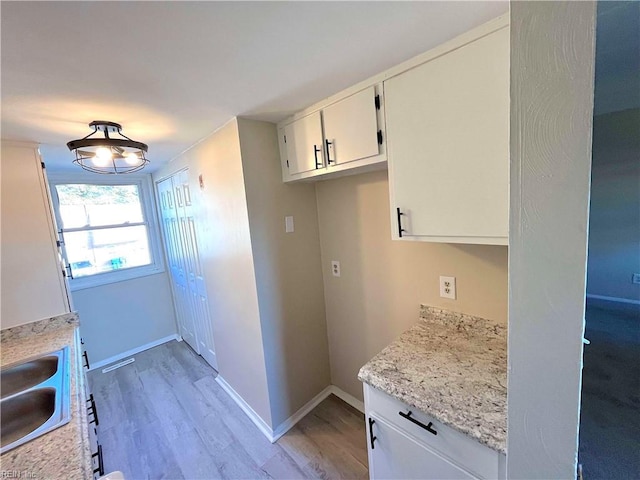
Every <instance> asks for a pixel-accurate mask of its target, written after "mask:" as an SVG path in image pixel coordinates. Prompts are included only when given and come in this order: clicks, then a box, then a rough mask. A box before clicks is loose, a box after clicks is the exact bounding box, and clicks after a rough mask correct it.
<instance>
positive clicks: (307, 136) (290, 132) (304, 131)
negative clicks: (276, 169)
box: [284, 112, 324, 175]
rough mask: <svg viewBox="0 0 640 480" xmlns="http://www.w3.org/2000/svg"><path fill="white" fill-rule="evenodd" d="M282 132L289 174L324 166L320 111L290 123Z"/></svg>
mask: <svg viewBox="0 0 640 480" xmlns="http://www.w3.org/2000/svg"><path fill="white" fill-rule="evenodd" d="M284 133H285V138H286V142H287V143H286V144H287V160H288V161H289V173H290V174H291V175H295V174H296V173H302V172H308V171H310V170H316V169H318V168H323V167H324V154H323V151H324V149H323V148H322V123H321V120H320V112H315V113H312V114H311V115H307V116H306V117H303V118H301V119H300V120H296V121H295V122H292V123H290V124H289V125H287V126H286V127H285V129H284Z"/></svg>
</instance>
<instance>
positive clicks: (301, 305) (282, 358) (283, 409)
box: [238, 119, 331, 426]
mask: <svg viewBox="0 0 640 480" xmlns="http://www.w3.org/2000/svg"><path fill="white" fill-rule="evenodd" d="M238 123H239V130H240V148H241V151H242V163H243V167H244V178H245V187H246V194H247V203H248V210H249V224H250V229H251V243H252V247H253V259H254V267H255V275H256V282H257V290H258V303H259V307H260V321H261V326H262V338H263V342H264V352H265V357H266V368H267V378H268V383H269V394H270V395H269V396H270V399H271V416H272V420H273V425H274V426H277V425H279V424H280V423H282V422H283V421H284V420H286V419H287V418H288V417H289V416H291V415H292V414H293V413H295V412H296V411H297V410H298V409H300V408H301V407H302V406H304V405H305V404H306V403H307V402H308V401H309V400H311V399H312V398H313V397H314V396H315V395H317V394H318V393H319V392H320V391H322V390H323V389H324V388H325V387H327V386H328V385H329V384H330V383H331V382H330V372H329V352H328V344H327V328H326V322H325V309H324V292H323V288H322V270H321V264H320V240H319V236H318V215H317V207H316V196H315V187H314V185H313V184H295V185H285V184H284V183H283V182H282V176H281V170H280V157H279V153H278V141H277V135H276V127H275V125H273V124H270V123H266V122H258V121H252V120H247V119H238ZM287 215H292V216H293V217H294V224H295V231H294V232H293V233H285V228H284V217H285V216H287Z"/></svg>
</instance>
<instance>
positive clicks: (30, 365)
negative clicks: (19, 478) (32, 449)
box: [0, 347, 71, 454]
mask: <svg viewBox="0 0 640 480" xmlns="http://www.w3.org/2000/svg"><path fill="white" fill-rule="evenodd" d="M0 389H1V392H2V394H1V399H0V454H2V453H4V452H7V451H9V450H11V449H12V448H15V447H18V446H20V445H22V444H24V443H26V442H28V441H30V440H33V439H34V438H37V437H39V436H40V435H44V434H45V433H47V432H50V431H51V430H54V429H56V428H58V427H61V426H62V425H64V424H66V423H68V422H69V419H70V418H71V416H70V411H69V409H70V403H71V392H70V367H69V347H64V348H62V349H60V350H58V351H55V352H52V353H47V354H44V355H40V356H37V357H32V358H28V359H26V360H23V361H21V362H19V363H14V364H11V365H7V366H5V367H2V369H1V370H0Z"/></svg>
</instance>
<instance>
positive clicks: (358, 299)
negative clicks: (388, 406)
mask: <svg viewBox="0 0 640 480" xmlns="http://www.w3.org/2000/svg"><path fill="white" fill-rule="evenodd" d="M316 192H317V199H318V216H319V222H320V241H321V247H322V270H323V275H324V290H325V303H326V311H327V328H328V334H329V352H330V359H331V380H332V383H333V384H334V385H337V386H338V387H340V388H342V389H343V390H344V391H346V392H348V393H350V394H351V395H353V396H354V397H356V398H359V399H362V385H361V384H360V382H359V381H358V380H357V378H356V376H357V373H358V370H359V369H360V367H361V366H362V365H363V364H365V363H366V362H367V361H368V360H369V359H371V358H372V357H373V356H374V355H376V354H377V353H378V352H379V351H380V350H382V348H384V347H385V346H386V345H388V344H389V343H390V342H391V341H393V339H394V338H395V337H397V336H398V335H400V334H401V333H402V332H403V331H404V330H406V329H407V328H409V327H410V326H411V325H412V324H413V323H415V322H416V321H417V318H418V311H419V305H420V303H426V304H429V305H434V306H439V307H442V308H448V309H452V310H456V311H460V312H463V313H468V314H472V315H478V316H481V317H485V318H490V319H493V320H495V321H498V322H500V323H505V324H506V322H507V247H497V246H473V245H452V244H438V243H422V242H408V241H407V242H404V241H392V240H391V232H390V225H389V218H390V214H389V193H388V180H387V172H374V173H368V174H362V175H355V176H351V177H344V178H340V179H337V180H330V181H325V182H319V183H317V185H316ZM331 260H338V261H340V264H341V270H342V272H341V277H339V278H337V277H333V276H332V274H331V271H330V264H331ZM440 275H450V276H455V277H456V281H457V293H458V299H457V300H448V299H444V298H440V297H439V286H438V284H439V278H438V277H439V276H440Z"/></svg>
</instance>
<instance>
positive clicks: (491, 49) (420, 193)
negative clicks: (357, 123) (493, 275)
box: [384, 28, 509, 244]
mask: <svg viewBox="0 0 640 480" xmlns="http://www.w3.org/2000/svg"><path fill="white" fill-rule="evenodd" d="M384 91H385V109H386V128H387V148H388V159H389V178H390V184H391V198H392V200H391V201H392V205H391V207H392V211H393V213H394V214H395V213H396V209H397V208H399V209H400V210H401V212H402V214H403V215H402V216H401V222H402V228H404V229H405V232H403V236H405V237H414V238H416V239H419V237H421V236H425V237H430V239H432V240H433V241H438V237H442V238H444V240H440V241H452V240H451V238H452V237H459V238H463V239H464V242H463V243H496V244H506V239H507V237H508V221H509V212H508V207H509V149H508V142H509V29H508V28H504V29H502V30H499V31H497V32H494V33H492V34H490V35H487V36H486V37H483V38H480V39H478V40H475V41H473V42H471V43H469V44H467V45H465V46H463V47H461V48H459V49H457V50H454V51H452V52H450V53H447V54H445V55H442V56H440V57H438V58H435V59H433V60H431V61H429V62H427V63H425V64H423V65H420V66H418V67H416V68H413V69H412V70H409V71H407V72H405V73H402V74H400V75H398V76H396V77H393V78H391V79H389V80H387V81H386V82H385V84H384ZM393 223H394V224H395V226H394V229H393V231H394V233H395V232H398V224H397V219H396V217H395V215H394V219H393ZM474 238H477V239H478V241H477V242H476V241H474ZM492 239H495V240H492ZM453 241H455V240H453Z"/></svg>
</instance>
